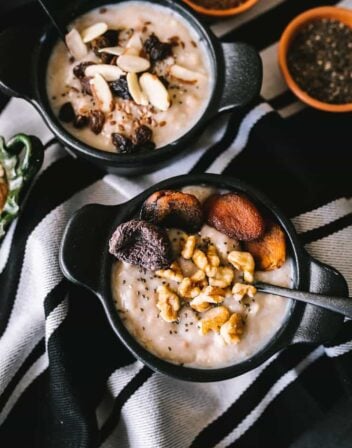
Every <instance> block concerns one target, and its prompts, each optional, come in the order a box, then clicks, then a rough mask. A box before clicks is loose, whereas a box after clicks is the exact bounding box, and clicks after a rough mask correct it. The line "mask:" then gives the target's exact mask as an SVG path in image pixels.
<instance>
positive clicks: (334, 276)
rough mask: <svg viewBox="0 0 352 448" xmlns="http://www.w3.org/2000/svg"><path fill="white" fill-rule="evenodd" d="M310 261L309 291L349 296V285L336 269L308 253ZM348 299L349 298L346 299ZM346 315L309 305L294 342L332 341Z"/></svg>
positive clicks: (316, 342)
mask: <svg viewBox="0 0 352 448" xmlns="http://www.w3.org/2000/svg"><path fill="white" fill-rule="evenodd" d="M306 257H307V261H308V274H309V278H310V280H309V291H311V292H318V293H321V294H325V295H329V294H331V295H334V296H337V297H348V286H347V282H346V280H345V278H344V277H343V275H342V274H341V273H340V272H338V271H337V270H336V269H334V268H332V267H331V266H328V265H326V264H323V263H320V262H319V261H317V260H315V259H314V258H311V257H310V256H309V255H306ZM346 300H347V299H346ZM343 321H344V317H343V316H342V315H340V314H337V313H334V312H332V311H328V310H326V309H323V308H320V307H316V306H314V305H307V306H306V307H305V310H304V313H303V316H302V320H301V323H300V325H299V327H298V329H297V331H296V333H295V336H294V338H293V342H310V343H314V344H322V343H325V342H328V341H331V340H332V339H333V338H334V337H335V336H336V334H337V332H338V331H339V329H340V328H341V325H342V323H343Z"/></svg>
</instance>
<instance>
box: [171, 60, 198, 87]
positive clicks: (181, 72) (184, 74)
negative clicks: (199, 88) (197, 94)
mask: <svg viewBox="0 0 352 448" xmlns="http://www.w3.org/2000/svg"><path fill="white" fill-rule="evenodd" d="M170 75H171V76H173V77H174V78H176V79H178V80H179V81H183V82H185V83H190V84H194V83H196V82H197V81H198V79H199V76H200V74H199V73H196V72H193V71H192V70H188V68H185V67H182V66H181V65H177V64H175V65H172V66H171V68H170Z"/></svg>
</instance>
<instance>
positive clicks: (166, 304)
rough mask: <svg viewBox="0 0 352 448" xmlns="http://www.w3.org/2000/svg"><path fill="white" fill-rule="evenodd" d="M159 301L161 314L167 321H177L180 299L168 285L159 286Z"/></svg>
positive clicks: (158, 305)
mask: <svg viewBox="0 0 352 448" xmlns="http://www.w3.org/2000/svg"><path fill="white" fill-rule="evenodd" d="M157 292H158V302H157V304H156V306H157V307H158V309H159V310H160V316H161V317H162V319H164V320H165V321H166V322H175V321H176V320H177V312H178V311H179V309H180V300H179V298H178V296H177V294H175V293H174V292H172V291H171V290H170V289H169V288H168V287H167V286H164V285H163V286H159V287H158V291H157Z"/></svg>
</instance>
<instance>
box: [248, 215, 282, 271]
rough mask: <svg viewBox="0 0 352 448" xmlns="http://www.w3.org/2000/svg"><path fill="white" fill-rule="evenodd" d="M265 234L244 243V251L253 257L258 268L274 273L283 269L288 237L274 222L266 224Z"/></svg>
mask: <svg viewBox="0 0 352 448" xmlns="http://www.w3.org/2000/svg"><path fill="white" fill-rule="evenodd" d="M265 224H266V225H265V227H266V231H265V234H264V235H263V236H262V237H261V238H259V239H257V240H253V241H247V242H245V243H244V249H245V250H247V251H248V252H250V253H251V254H252V255H253V258H254V260H255V265H256V268H257V269H259V270H262V271H272V270H273V269H278V268H281V266H282V265H283V264H284V263H285V260H286V237H285V232H284V231H283V230H282V228H281V227H280V225H279V224H278V223H276V222H273V221H267V222H266V223H265Z"/></svg>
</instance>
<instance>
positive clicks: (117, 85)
mask: <svg viewBox="0 0 352 448" xmlns="http://www.w3.org/2000/svg"><path fill="white" fill-rule="evenodd" d="M109 86H110V90H111V92H112V94H113V95H115V96H118V97H119V98H122V99H123V100H131V99H132V97H131V94H130V91H129V90H128V85H127V78H126V76H120V78H119V79H117V80H116V81H112V82H110V83H109Z"/></svg>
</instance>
